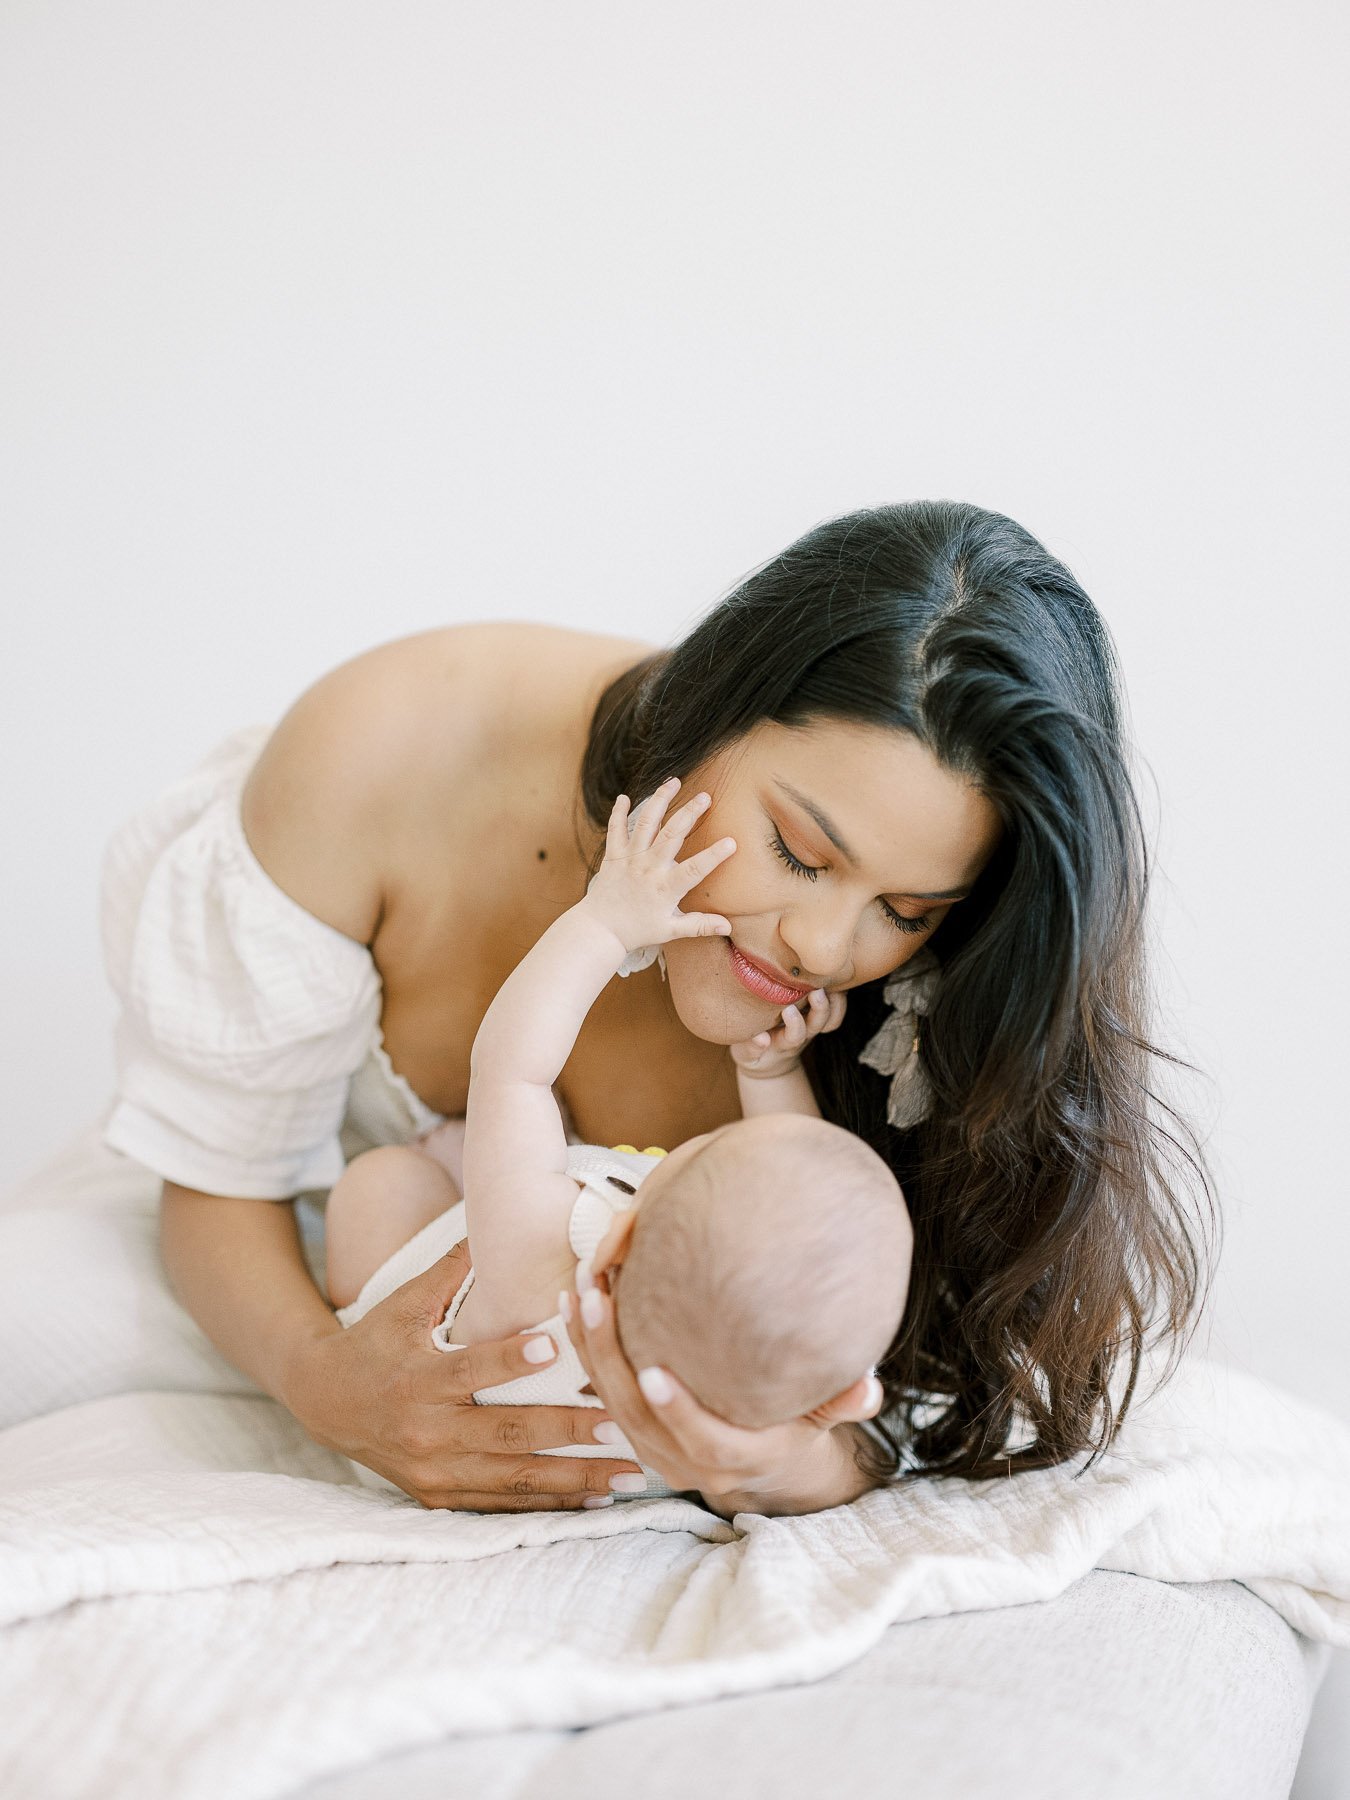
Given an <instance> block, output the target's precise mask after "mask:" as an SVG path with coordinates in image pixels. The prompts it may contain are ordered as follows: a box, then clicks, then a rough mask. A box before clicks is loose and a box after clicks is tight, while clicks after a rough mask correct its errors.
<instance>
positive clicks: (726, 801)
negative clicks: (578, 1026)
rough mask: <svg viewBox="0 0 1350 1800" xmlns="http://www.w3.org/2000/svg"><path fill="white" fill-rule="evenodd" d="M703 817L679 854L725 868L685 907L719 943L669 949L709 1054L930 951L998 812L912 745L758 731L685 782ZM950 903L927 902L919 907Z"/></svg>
mask: <svg viewBox="0 0 1350 1800" xmlns="http://www.w3.org/2000/svg"><path fill="white" fill-rule="evenodd" d="M701 788H702V789H706V790H707V791H708V793H710V794H711V796H712V805H711V806H710V807H709V808H708V811H707V812H706V813H705V814H704V816H703V818H702V819H701V820H700V821H699V824H698V827H697V829H696V830H695V831H693V832H692V833H691V834H690V836H689V837H688V838H687V839H686V841H685V848H684V851H683V852H682V855H689V854H690V853H691V852H693V851H695V850H699V849H701V848H703V846H704V845H706V844H711V843H715V842H716V841H717V839H718V838H721V837H733V838H735V840H736V851H735V854H734V855H732V856H731V857H729V858H728V860H727V861H726V862H724V863H723V864H722V865H721V866H720V867H719V868H717V869H715V870H714V871H713V873H712V874H711V875H710V876H709V877H708V879H707V881H705V882H703V883H702V884H701V885H700V886H698V887H696V888H695V889H694V890H693V892H692V893H691V894H689V895H688V897H687V898H686V899H685V901H684V909H685V911H686V912H715V913H721V914H723V915H724V916H725V917H726V918H728V919H729V920H730V921H731V936H730V938H722V937H710V938H679V939H676V940H674V941H673V942H671V943H668V944H667V945H666V946H665V958H666V968H667V971H668V975H669V980H670V992H671V998H672V1000H673V1002H674V1005H675V1010H676V1012H677V1013H678V1014H679V1017H680V1019H681V1021H682V1023H683V1024H684V1025H685V1026H686V1027H687V1028H688V1029H689V1030H690V1031H692V1032H693V1033H694V1034H695V1036H696V1037H701V1038H704V1039H706V1040H707V1041H709V1042H710V1043H717V1044H734V1043H738V1042H739V1041H740V1040H741V1039H743V1038H746V1037H749V1036H751V1035H753V1034H754V1033H755V1032H757V1031H763V1030H764V1029H765V1028H766V1026H767V1025H768V1024H769V1023H770V1022H771V1021H772V1020H773V1019H774V1018H776V1017H777V1016H779V1015H780V1014H781V1012H782V1010H783V1007H784V1006H785V1005H791V1004H792V1003H793V1002H794V1001H795V1000H797V999H800V998H804V996H805V995H806V994H807V993H809V992H810V990H811V989H812V988H814V987H822V988H825V989H827V990H830V991H838V990H842V989H846V988H853V987H858V986H860V985H861V984H862V983H863V982H865V981H875V980H876V979H877V977H878V976H881V975H888V974H890V973H891V971H892V970H893V969H897V968H899V966H900V965H901V963H904V962H907V961H908V960H909V958H910V957H911V956H913V955H915V954H916V953H917V952H918V950H919V949H921V948H922V946H923V945H924V944H926V943H927V942H928V940H929V938H930V937H931V936H932V935H933V932H934V931H935V930H936V928H937V926H938V925H939V924H940V923H941V922H942V920H943V919H944V918H945V917H946V915H947V913H948V912H949V911H950V909H951V907H952V906H955V905H959V904H960V898H959V897H958V896H960V895H961V894H963V893H965V892H967V891H968V890H969V889H970V888H971V887H972V886H973V884H974V882H975V879H976V877H977V876H978V875H979V873H980V871H981V870H982V869H983V868H984V865H985V864H986V862H987V861H988V860H989V857H990V856H991V855H992V853H993V850H994V847H995V845H996V844H997V842H998V839H999V834H1000V830H1001V826H1000V823H999V819H998V815H997V813H996V812H995V811H994V808H993V806H992V805H991V804H990V802H989V801H988V800H986V799H985V798H984V796H983V795H982V794H980V793H978V792H977V791H976V790H975V789H974V788H973V787H971V786H970V784H969V783H968V782H967V781H965V780H964V779H963V778H962V777H961V776H958V775H954V774H952V773H951V771H950V770H948V769H944V768H942V767H941V765H940V764H939V763H938V762H937V760H936V759H935V758H934V756H933V755H932V753H931V752H930V751H929V750H927V749H925V748H924V746H923V745H922V744H920V743H919V741H918V739H917V738H915V737H912V736H911V735H910V734H909V733H908V732H902V731H891V730H886V729H884V728H882V727H880V726H872V725H856V724H849V723H845V722H843V721H839V720H821V721H819V722H817V723H813V724H811V725H806V726H798V727H789V726H784V725H773V724H762V725H757V726H756V727H755V728H754V729H753V730H752V731H750V732H748V733H747V734H746V736H745V737H743V738H740V739H738V740H737V742H736V743H735V744H733V745H731V746H729V747H728V748H727V749H726V750H723V751H721V752H720V753H719V754H718V755H717V756H715V757H713V758H712V759H711V760H710V761H709V762H707V763H705V764H704V765H703V766H702V767H701V768H698V769H693V770H691V771H690V772H689V774H688V776H687V778H686V779H685V782H684V785H683V787H682V788H681V790H680V794H679V796H678V797H677V798H676V799H675V800H673V801H672V802H671V804H670V807H669V809H668V810H669V811H670V812H673V811H674V810H675V808H676V806H678V805H679V804H680V802H681V801H683V800H686V799H688V798H689V797H690V796H691V795H693V794H695V793H697V792H698V791H699V790H700V789H701ZM932 895H944V896H950V897H946V898H941V899H933V898H929V897H928V896H932Z"/></svg>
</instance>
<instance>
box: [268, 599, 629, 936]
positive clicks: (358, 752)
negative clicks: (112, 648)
mask: <svg viewBox="0 0 1350 1800" xmlns="http://www.w3.org/2000/svg"><path fill="white" fill-rule="evenodd" d="M648 648H649V646H648V645H645V644H643V643H640V642H638V641H636V640H632V639H627V638H617V637H607V636H603V635H600V634H597V633H592V632H581V631H572V630H568V629H567V628H565V627H562V626H553V625H536V624H528V623H524V622H521V623H515V622H510V623H506V622H491V623H484V624H470V625H452V626H446V627H443V628H442V629H440V630H436V631H428V632H422V633H419V634H418V635H417V636H415V637H408V638H400V639H398V640H396V641H395V642H393V643H389V644H382V645H379V646H378V647H377V648H375V649H373V650H368V651H365V652H363V653H362V654H361V655H360V656H357V657H355V658H353V659H352V660H351V661H350V662H346V663H343V664H341V665H340V666H339V667H338V668H336V669H333V670H331V671H330V672H329V673H328V674H326V675H324V676H323V677H321V679H320V680H318V681H317V682H315V683H314V685H313V686H312V687H310V688H309V689H307V690H306V692H305V693H303V694H302V695H301V696H300V698H299V699H298V700H297V701H296V703H295V704H294V706H292V707H291V709H290V710H289V712H287V713H286V715H285V716H284V717H283V719H282V720H281V722H280V724H279V725H278V726H277V728H276V730H275V731H274V732H273V734H272V736H271V738H270V739H269V740H268V742H267V745H266V746H265V748H264V750H263V753H262V755H261V757H260V758H259V760H258V763H257V766H256V768H255V769H254V771H253V773H252V775H251V776H250V778H249V782H248V785H247V787H246V788H245V791H244V798H243V822H244V830H245V834H246V836H247V838H248V840H249V844H250V846H251V847H252V849H253V852H254V854H255V855H256V856H257V858H258V860H259V862H260V863H261V864H262V866H263V867H264V869H265V870H266V871H267V873H268V874H269V875H270V876H271V878H272V880H273V881H275V882H276V883H277V885H278V886H279V887H281V888H282V889H283V890H284V891H285V892H286V893H288V894H289V895H290V896H291V898H292V899H293V900H296V901H298V903H299V904H300V905H301V906H303V907H305V908H306V909H307V910H308V911H309V912H312V913H314V914H315V916H316V917H318V918H321V919H323V920H324V921H325V922H326V923H327V924H329V925H332V926H333V927H335V929H337V930H338V931H342V932H344V933H346V935H347V936H349V937H353V938H356V939H357V940H358V941H359V942H361V943H370V942H371V940H372V938H373V937H374V934H375V931H376V929H377V928H378V925H379V921H380V917H381V913H382V911H383V908H384V903H385V890H386V882H387V879H388V875H389V872H390V871H391V870H395V869H398V868H400V867H401V866H402V865H403V863H404V861H405V854H404V852H405V841H406V839H407V837H408V836H409V834H410V833H415V832H417V831H419V830H420V829H422V828H423V827H424V825H425V824H426V822H427V821H428V820H429V819H430V818H433V817H440V818H442V819H443V818H444V811H443V806H444V803H445V799H446V797H447V795H449V794H452V793H453V792H454V790H455V789H456V787H457V786H458V785H460V784H461V783H462V782H463V780H464V778H465V777H466V776H468V775H470V774H471V773H473V772H474V771H475V770H476V769H478V768H480V767H481V765H482V763H483V761H484V759H485V758H487V757H491V758H492V759H493V761H494V762H495V763H496V764H498V765H499V766H500V765H501V764H502V763H503V762H506V763H508V764H509V763H510V762H511V761H512V760H513V758H514V757H516V756H517V755H519V756H522V757H523V756H524V755H526V754H527V747H528V746H531V745H533V746H535V747H536V749H537V746H538V744H539V741H540V739H541V737H542V738H543V739H544V740H545V741H547V740H548V739H549V737H550V736H556V738H557V741H558V743H559V744H560V745H561V744H562V743H563V742H564V741H569V742H570V741H573V740H575V739H576V737H577V733H578V732H581V733H582V734H583V735H584V729H585V723H586V720H587V719H588V718H589V713H590V709H591V708H592V707H593V705H594V702H595V699H596V698H597V697H598V695H599V692H600V690H601V688H602V687H603V686H604V684H605V682H606V681H607V680H609V679H611V678H612V675H613V674H615V673H617V672H618V670H620V669H621V668H623V667H625V666H627V664H629V663H631V662H633V661H635V660H637V658H639V657H641V656H642V655H644V654H645V653H646V651H647V650H648Z"/></svg>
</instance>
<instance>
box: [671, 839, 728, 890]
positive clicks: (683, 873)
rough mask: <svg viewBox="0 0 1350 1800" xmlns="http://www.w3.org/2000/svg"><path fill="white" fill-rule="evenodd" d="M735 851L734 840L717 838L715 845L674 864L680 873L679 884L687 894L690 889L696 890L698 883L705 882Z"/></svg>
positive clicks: (710, 845)
mask: <svg viewBox="0 0 1350 1800" xmlns="http://www.w3.org/2000/svg"><path fill="white" fill-rule="evenodd" d="M735 851H736V840H735V838H730V837H724V838H718V840H717V842H716V843H715V844H709V846H708V848H707V849H706V850H698V851H696V852H695V853H694V855H693V856H686V857H685V859H684V861H683V862H682V863H676V865H675V866H676V868H677V869H678V870H679V872H680V877H681V884H682V886H683V888H684V891H685V893H686V894H687V893H688V892H689V890H690V888H696V887H697V886H698V884H699V882H700V881H705V880H706V879H707V877H708V876H709V875H711V874H712V872H713V870H714V869H715V868H717V867H718V865H719V864H721V863H724V862H725V861H726V860H727V858H728V857H729V856H733V855H734V854H735Z"/></svg>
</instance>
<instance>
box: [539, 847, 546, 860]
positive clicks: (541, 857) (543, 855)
mask: <svg viewBox="0 0 1350 1800" xmlns="http://www.w3.org/2000/svg"><path fill="white" fill-rule="evenodd" d="M539 860H540V862H547V861H548V851H547V850H541V851H540V852H539Z"/></svg>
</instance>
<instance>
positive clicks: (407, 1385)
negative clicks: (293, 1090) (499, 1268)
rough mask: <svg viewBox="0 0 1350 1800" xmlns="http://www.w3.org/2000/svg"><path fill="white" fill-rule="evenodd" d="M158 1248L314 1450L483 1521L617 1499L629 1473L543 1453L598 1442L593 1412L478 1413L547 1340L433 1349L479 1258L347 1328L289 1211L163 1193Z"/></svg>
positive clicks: (614, 1465) (219, 1337)
mask: <svg viewBox="0 0 1350 1800" xmlns="http://www.w3.org/2000/svg"><path fill="white" fill-rule="evenodd" d="M160 1241H161V1245H162V1248H163V1255H164V1262H165V1266H166V1267H167V1269H168V1272H169V1279H170V1281H171V1282H172V1284H173V1286H174V1289H175V1291H176V1292H177V1294H178V1295H179V1297H180V1299H181V1300H182V1302H183V1304H184V1306H186V1307H187V1309H188V1311H189V1312H191V1313H192V1315H193V1317H194V1318H195V1319H196V1320H197V1321H198V1323H199V1324H200V1325H201V1326H202V1329H203V1330H204V1331H205V1332H206V1334H207V1336H208V1337H209V1338H210V1339H211V1341H212V1342H213V1343H214V1344H215V1345H216V1347H217V1349H219V1350H220V1351H221V1352H222V1354H223V1355H225V1356H227V1357H228V1358H229V1359H230V1361H231V1362H233V1363H234V1364H235V1365H236V1367H238V1368H240V1369H242V1370H243V1371H244V1373H245V1374H247V1375H249V1376H250V1377H251V1378H252V1379H253V1380H254V1381H256V1382H257V1383H258V1385H259V1386H260V1387H261V1388H263V1389H264V1390H265V1391H266V1392H267V1393H269V1394H272V1395H273V1396H274V1397H275V1398H276V1399H278V1400H280V1401H281V1403H282V1405H283V1406H285V1407H287V1408H288V1410H289V1411H291V1412H292V1413H294V1415H295V1417H296V1418H297V1419H299V1421H300V1423H301V1424H302V1425H303V1426H304V1427H305V1429H306V1430H307V1431H308V1432H309V1434H310V1436H311V1437H313V1438H314V1439H315V1440H316V1441H317V1442H319V1443H321V1444H323V1445H325V1446H326V1447H327V1448H329V1449H332V1450H338V1451H341V1452H342V1453H343V1454H344V1455H346V1456H351V1457H354V1458H355V1459H356V1460H357V1461H358V1462H360V1463H363V1464H365V1465H366V1467H368V1468H372V1469H375V1470H376V1471H377V1472H378V1473H379V1474H381V1475H384V1476H386V1477H387V1478H388V1479H389V1480H390V1481H392V1482H394V1483H395V1484H396V1485H397V1486H398V1487H401V1488H402V1489H403V1490H404V1492H405V1493H408V1494H411V1495H412V1496H413V1497H414V1498H415V1499H417V1500H420V1501H421V1502H422V1504H423V1505H424V1506H432V1507H452V1508H471V1509H472V1510H474V1511H476V1512H500V1511H530V1510H539V1509H548V1510H552V1509H555V1508H558V1507H578V1506H581V1505H582V1504H584V1502H585V1500H586V1498H587V1497H588V1496H590V1497H594V1496H601V1495H603V1496H605V1497H606V1498H607V1497H608V1496H609V1481H610V1477H611V1476H613V1475H623V1474H628V1475H631V1474H636V1473H639V1470H638V1469H637V1466H636V1465H635V1464H634V1463H632V1462H629V1461H627V1460H622V1459H608V1458H602V1457H567V1456H538V1455H536V1454H535V1452H536V1451H539V1450H545V1449H552V1448H556V1447H560V1446H565V1445H569V1444H592V1443H594V1442H595V1437H594V1430H595V1426H596V1425H597V1424H598V1423H600V1422H601V1421H602V1420H604V1419H606V1418H607V1417H608V1414H606V1413H604V1412H599V1413H597V1412H596V1411H595V1409H594V1408H592V1407H567V1406H528V1407H526V1406H477V1405H475V1404H474V1399H473V1396H474V1393H475V1391H476V1390H477V1389H479V1388H485V1387H495V1386H497V1385H498V1384H499V1383H502V1382H506V1381H514V1380H516V1379H517V1378H518V1377H520V1376H522V1375H528V1374H531V1373H535V1372H537V1365H535V1364H533V1363H531V1362H529V1361H527V1360H526V1356H525V1350H526V1346H527V1345H538V1344H539V1343H540V1342H541V1340H540V1339H538V1338H535V1337H529V1336H525V1335H523V1334H519V1335H516V1336H515V1337H512V1338H507V1339H502V1340H500V1341H494V1342H488V1343H481V1344H474V1345H471V1346H469V1347H468V1348H466V1349H464V1350H461V1351H459V1352H457V1353H456V1354H455V1355H454V1356H445V1355H443V1354H442V1353H441V1352H440V1351H438V1350H437V1349H436V1348H435V1347H434V1346H433V1344H432V1341H431V1332H432V1328H433V1327H434V1326H435V1325H436V1324H437V1323H438V1322H439V1320H440V1319H441V1318H442V1317H443V1316H444V1313H445V1309H446V1307H447V1306H448V1305H449V1303H450V1301H451V1299H452V1298H453V1296H454V1294H455V1292H456V1290H457V1289H458V1287H459V1285H460V1283H461V1282H462V1281H463V1279H464V1276H465V1275H466V1274H467V1273H468V1269H469V1260H468V1253H467V1249H466V1248H461V1249H460V1250H459V1251H457V1252H452V1253H451V1254H450V1255H449V1256H446V1257H443V1258H442V1259H441V1261H440V1262H438V1263H435V1264H434V1265H433V1266H432V1267H431V1268H430V1269H428V1270H427V1271H426V1273H425V1274H424V1275H420V1276H418V1277H417V1278H416V1279H415V1280H413V1281H410V1282H407V1283H406V1284H405V1285H404V1286H403V1287H401V1288H399V1289H398V1290H397V1291H396V1292H395V1293H393V1294H391V1295H390V1296H389V1298H388V1299H387V1300H384V1301H382V1302H381V1303H380V1304H379V1305H378V1306H376V1307H372V1309H371V1310H370V1312H368V1313H367V1314H366V1316H365V1317H364V1318H363V1319H361V1320H359V1321H358V1322H357V1323H356V1324H355V1325H353V1326H352V1327H351V1328H350V1330H343V1328H342V1327H341V1326H340V1325H339V1324H338V1322H337V1320H336V1319H335V1318H334V1316H333V1314H332V1312H331V1311H330V1310H329V1308H328V1305H327V1303H326V1302H325V1301H324V1298H323V1296H322V1295H321V1294H320V1292H319V1290H318V1289H317V1288H316V1287H315V1285H314V1283H313V1281H312V1280H311V1278H310V1274H309V1270H308V1269H307V1267H306V1266H305V1261H304V1257H303V1255H302V1254H301V1249H300V1235H299V1232H298V1230H297V1228H296V1224H295V1216H294V1213H293V1210H292V1208H291V1207H290V1206H288V1205H286V1204H284V1203H279V1202H277V1201H275V1200H240V1199H232V1198H228V1197H225V1196H221V1195H213V1194H204V1193H198V1192H196V1191H195V1190H193V1189H191V1188H183V1187H178V1186H177V1185H176V1184H175V1183H173V1182H166V1183H165V1187H164V1205H163V1216H162V1224H161V1240H160Z"/></svg>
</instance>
